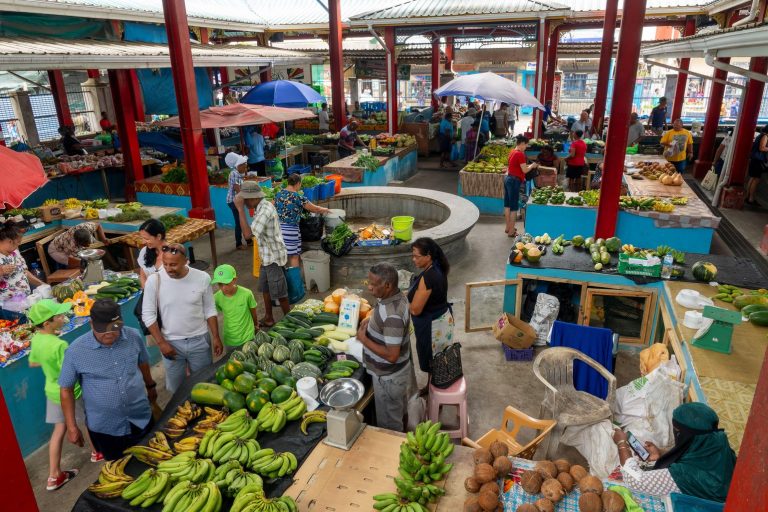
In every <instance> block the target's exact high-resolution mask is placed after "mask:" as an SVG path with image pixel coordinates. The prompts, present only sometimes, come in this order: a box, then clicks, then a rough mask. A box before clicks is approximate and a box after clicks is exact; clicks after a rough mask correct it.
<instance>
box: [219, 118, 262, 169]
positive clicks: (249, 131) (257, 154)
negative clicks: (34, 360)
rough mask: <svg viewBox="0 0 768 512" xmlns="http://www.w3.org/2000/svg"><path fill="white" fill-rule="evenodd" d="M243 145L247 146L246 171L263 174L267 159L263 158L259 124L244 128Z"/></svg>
mask: <svg viewBox="0 0 768 512" xmlns="http://www.w3.org/2000/svg"><path fill="white" fill-rule="evenodd" d="M245 145H246V146H248V171H250V172H255V173H257V174H258V175H259V176H265V175H266V169H267V167H266V163H267V161H266V160H265V159H264V136H263V135H262V134H261V127H260V126H251V127H249V128H246V130H245ZM227 165H229V164H227Z"/></svg>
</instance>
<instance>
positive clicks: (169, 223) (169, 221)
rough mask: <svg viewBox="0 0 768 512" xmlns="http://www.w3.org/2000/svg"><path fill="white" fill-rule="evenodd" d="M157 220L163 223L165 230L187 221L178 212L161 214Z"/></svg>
mask: <svg viewBox="0 0 768 512" xmlns="http://www.w3.org/2000/svg"><path fill="white" fill-rule="evenodd" d="M157 220H159V221H160V222H162V223H163V226H165V231H166V232H168V231H170V230H171V229H173V228H175V227H176V226H181V225H183V224H184V223H186V222H187V218H186V217H184V216H183V215H179V214H178V213H166V214H165V215H161V216H160V218H159V219H157Z"/></svg>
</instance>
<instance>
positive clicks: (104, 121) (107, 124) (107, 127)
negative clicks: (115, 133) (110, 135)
mask: <svg viewBox="0 0 768 512" xmlns="http://www.w3.org/2000/svg"><path fill="white" fill-rule="evenodd" d="M99 126H100V127H101V129H102V131H105V132H109V131H112V127H113V124H112V121H110V120H109V116H108V115H107V113H106V111H103V110H102V112H101V120H100V121H99Z"/></svg>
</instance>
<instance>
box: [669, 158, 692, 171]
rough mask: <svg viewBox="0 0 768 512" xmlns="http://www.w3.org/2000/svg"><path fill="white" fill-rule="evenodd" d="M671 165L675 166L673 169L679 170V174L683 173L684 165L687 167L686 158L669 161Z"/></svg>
mask: <svg viewBox="0 0 768 512" xmlns="http://www.w3.org/2000/svg"><path fill="white" fill-rule="evenodd" d="M669 163H671V164H672V165H674V166H675V171H677V172H679V173H680V174H683V173H684V172H685V169H686V167H688V160H686V159H683V160H679V161H677V162H669Z"/></svg>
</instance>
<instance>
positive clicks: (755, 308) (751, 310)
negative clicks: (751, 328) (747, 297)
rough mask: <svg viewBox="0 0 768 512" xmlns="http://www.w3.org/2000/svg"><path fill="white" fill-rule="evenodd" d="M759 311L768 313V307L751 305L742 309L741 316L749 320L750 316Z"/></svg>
mask: <svg viewBox="0 0 768 512" xmlns="http://www.w3.org/2000/svg"><path fill="white" fill-rule="evenodd" d="M758 311H768V306H766V305H765V304H750V305H749V306H744V308H742V310H741V314H742V316H745V317H747V318H749V315H751V314H752V313H757V312H758Z"/></svg>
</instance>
